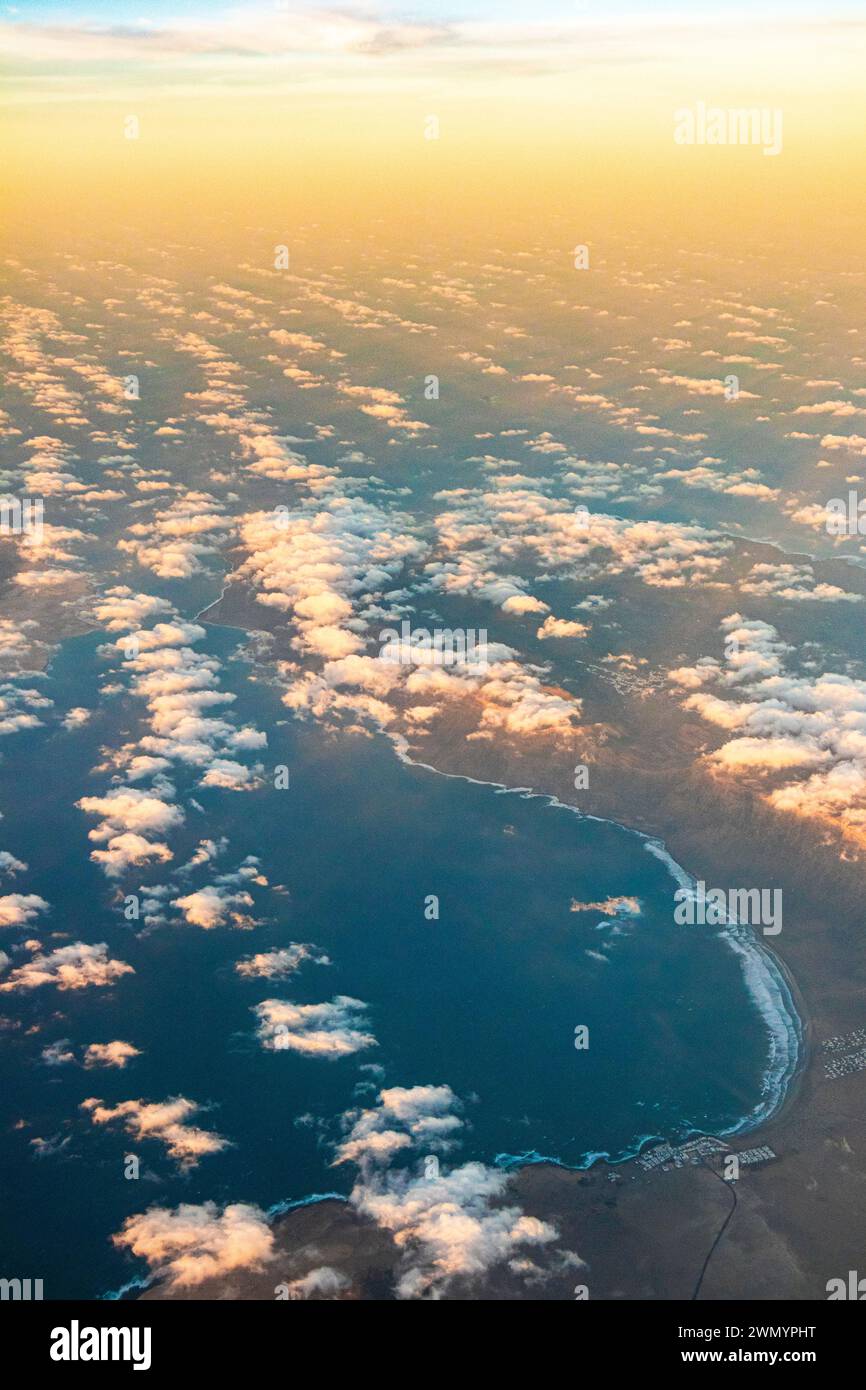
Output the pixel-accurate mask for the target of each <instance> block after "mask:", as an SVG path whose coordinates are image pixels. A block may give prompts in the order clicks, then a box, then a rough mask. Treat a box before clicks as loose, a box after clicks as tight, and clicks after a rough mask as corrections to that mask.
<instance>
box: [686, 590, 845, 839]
mask: <svg viewBox="0 0 866 1390" xmlns="http://www.w3.org/2000/svg"><path fill="white" fill-rule="evenodd" d="M721 626H722V631H723V632H724V634H725V639H726V650H725V660H724V662H723V663H713V664H711V663H709V662H707V663H705V664H702V665H700V666H698V667H695V668H691V669H690V668H681V669H680V670H679V671H677V672H673V673H672V676H673V678H674V679H675V681H676V683H677V684H678V685H680V686H681V687H683V688H684V689H686V690H688V689H690V688H691V689H692V691H693V693H692V694H687V695H685V696H684V699H683V703H684V705H685V708H686V709H689V710H693V711H694V712H696V713H697V714H699V715H700V716H701V717H702V718H703V719H705V720H706V721H707V722H709V723H711V724H713V725H714V726H716V727H717V728H721V729H725V730H726V731H728V732H730V733H733V735H734V737H732V738H729V739H728V740H727V741H726V742H724V743H722V744H721V745H720V746H719V747H718V748H716V749H715V750H714V751H712V752H711V753H709V754H707V755H706V761H707V763H708V765H709V766H710V767H711V768H713V769H715V770H716V771H717V772H719V773H720V774H723V775H726V776H737V777H740V778H746V779H747V780H749V781H750V782H755V783H756V785H757V788H758V790H759V791H760V793H761V795H762V796H763V797H764V799H765V800H766V801H767V802H768V803H769V804H770V805H771V806H773V807H774V808H775V809H776V810H778V811H780V812H783V813H788V814H791V815H797V816H801V817H803V818H805V819H809V820H814V821H817V822H824V823H826V824H828V825H832V826H834V827H835V828H836V829H837V830H839V831H841V833H842V834H844V835H846V836H848V837H850V838H851V839H853V840H855V841H857V843H859V844H866V682H864V681H860V680H855V679H853V678H852V677H851V676H847V675H841V674H837V673H834V672H830V671H828V672H824V673H823V674H821V675H819V676H813V675H811V674H796V673H792V672H790V671H788V670H787V669H786V666H785V660H786V658H787V657H788V656H789V655H790V654H791V649H790V648H789V647H788V646H787V645H786V644H785V643H784V642H781V641H780V640H779V636H778V633H777V632H776V630H775V628H773V627H771V626H770V625H769V624H768V623H764V622H760V621H757V620H754V619H753V620H747V619H744V618H743V617H742V616H741V615H740V614H739V613H734V614H731V615H730V616H729V617H727V618H725V619H724V620H723V621H722V624H721ZM692 677H693V678H694V680H692ZM707 684H711V685H713V686H714V687H715V690H714V691H709V690H707V689H705V688H704V687H705V686H706V685H707ZM792 773H796V774H799V775H797V776H794V777H793V778H792V777H791V774H792Z"/></svg>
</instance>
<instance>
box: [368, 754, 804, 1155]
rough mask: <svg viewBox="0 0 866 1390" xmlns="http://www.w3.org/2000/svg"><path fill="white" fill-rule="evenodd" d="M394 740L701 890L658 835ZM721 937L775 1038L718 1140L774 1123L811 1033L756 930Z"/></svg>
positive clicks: (647, 1140) (733, 929) (738, 926)
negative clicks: (635, 848) (590, 831)
mask: <svg viewBox="0 0 866 1390" xmlns="http://www.w3.org/2000/svg"><path fill="white" fill-rule="evenodd" d="M389 742H390V743H391V744H392V746H393V747H394V749H395V752H396V754H397V757H398V758H399V759H400V761H401V762H403V763H406V764H407V765H408V766H410V767H417V768H422V769H424V770H425V771H427V772H433V773H436V774H437V775H438V776H440V777H451V778H454V779H456V780H457V781H462V782H473V783H475V784H476V785H477V786H485V787H491V788H492V789H493V791H494V793H495V794H496V795H500V796H501V795H512V796H520V797H521V798H522V799H524V800H531V799H535V798H538V799H540V800H543V801H546V802H547V804H548V805H549V806H551V807H555V808H558V809H560V810H563V811H569V812H571V814H572V815H576V816H578V817H579V818H580V819H581V820H590V821H596V822H598V823H599V824H603V825H613V826H616V828H617V829H618V830H622V831H624V832H625V833H626V834H629V835H634V836H635V837H636V838H637V839H638V840H640V841H641V842H642V843H643V847H644V849H645V850H647V852H648V853H650V854H652V855H653V856H654V857H655V858H656V859H658V860H659V861H660V862H661V863H662V864H664V866H665V868H666V869H667V870H668V872H669V874H670V875H671V878H672V879H673V880H674V882H675V883H676V884H677V886H678V887H679V888H684V889H685V890H686V891H688V892H690V893H691V892H694V891H695V888H696V879H695V878H694V877H693V876H692V875H691V874H690V873H689V872H688V871H687V870H686V869H684V868H683V867H682V865H680V864H678V863H677V861H676V860H675V859H674V858H673V856H672V855H671V854H670V852H669V851H668V849H667V847H666V846H665V844H664V842H663V841H662V840H660V839H658V838H657V837H656V836H652V835H647V834H646V833H644V832H643V831H641V830H636V829H634V828H633V827H632V826H629V825H623V824H622V823H621V822H620V821H615V820H611V819H610V818H608V817H605V816H594V815H588V814H587V813H586V812H584V811H581V810H580V809H579V807H577V806H570V805H569V804H568V803H567V802H565V801H560V799H559V798H558V797H557V796H554V795H553V794H552V793H549V792H539V791H535V790H534V789H533V788H532V787H509V786H506V784H505V783H503V782H490V781H486V780H485V779H483V778H479V777H470V776H468V775H467V774H465V773H461V772H443V771H442V770H441V769H440V768H437V767H435V766H433V765H432V764H431V763H424V762H421V761H420V760H418V759H415V758H413V757H412V756H411V754H410V752H409V745H408V743H407V741H406V740H405V739H404V738H403V737H402V736H401V735H397V736H394V735H391V736H389ZM719 934H720V936H722V937H723V938H724V940H725V941H726V942H727V944H728V946H729V947H730V949H731V950H732V951H734V953H735V954H736V955H738V956H739V957H740V962H741V966H742V970H743V979H744V983H745V986H746V989H747V991H748V993H749V996H750V998H751V999H752V1002H753V1004H754V1006H755V1008H756V1009H757V1011H758V1013H759V1014H760V1016H761V1018H762V1019H763V1020H764V1023H765V1025H766V1027H767V1032H768V1035H769V1039H770V1055H769V1059H768V1063H767V1068H766V1071H765V1073H764V1077H763V1081H762V1084H761V1099H760V1100H759V1101H758V1103H757V1105H755V1106H754V1108H753V1109H752V1110H751V1111H750V1112H749V1113H748V1114H747V1115H744V1116H742V1118H741V1119H740V1120H738V1121H737V1122H736V1124H734V1125H732V1126H729V1127H728V1128H727V1129H724V1130H720V1131H719V1134H718V1137H720V1138H721V1137H726V1136H733V1135H744V1134H748V1133H751V1132H752V1131H753V1130H756V1129H758V1128H759V1127H761V1126H762V1125H765V1124H767V1123H769V1121H770V1120H772V1119H774V1118H775V1117H776V1116H777V1115H778V1114H779V1112H780V1111H781V1110H782V1108H783V1107H784V1106H785V1104H786V1102H787V1101H788V1099H789V1097H790V1095H791V1093H792V1089H793V1083H794V1082H795V1081H796V1079H797V1078H798V1077H799V1076H800V1075H801V1073H802V1071H803V1067H804V1063H805V1052H806V1046H805V1036H806V1029H805V1024H804V1021H803V1019H802V1017H801V1015H800V1012H799V1010H798V1008H797V1003H796V996H797V991H796V986H795V984H794V982H793V980H792V979H791V978H790V976H789V974H788V972H787V970H786V969H785V968H784V966H783V964H782V962H781V961H780V959H779V958H778V957H777V956H776V955H775V954H774V953H773V952H772V951H770V950H769V949H768V948H767V947H766V946H765V945H764V944H763V943H762V942H761V941H760V940H759V938H758V937H757V936H756V935H755V933H754V931H753V930H752V928H751V927H749V926H747V925H744V924H743V923H740V922H736V921H733V922H732V921H728V922H726V924H725V926H724V927H723V928H722V930H721V931H720V933H719ZM703 1133H706V1131H705V1130H702V1129H698V1128H692V1127H688V1126H687V1128H686V1132H685V1137H684V1139H683V1140H681V1141H679V1142H685V1140H686V1139H688V1138H691V1137H697V1136H698V1135H700V1134H703ZM666 1142H668V1141H667V1140H665V1139H664V1138H662V1137H661V1136H659V1135H645V1136H642V1137H641V1138H640V1139H639V1140H637V1141H636V1144H635V1145H634V1146H633V1147H632V1148H630V1149H629V1150H628V1151H626V1152H624V1153H622V1154H616V1155H612V1154H609V1153H604V1152H590V1153H588V1154H585V1155H584V1156H583V1159H582V1160H581V1162H580V1163H577V1164H574V1163H571V1164H567V1163H563V1162H562V1160H561V1159H559V1158H558V1157H556V1156H555V1155H548V1154H539V1153H538V1152H537V1151H536V1150H529V1151H527V1152H525V1153H523V1154H505V1153H503V1154H497V1155H496V1158H495V1160H494V1162H495V1163H496V1164H497V1166H499V1167H504V1168H517V1167H522V1166H524V1165H527V1164H535V1163H551V1164H554V1165H555V1166H557V1167H560V1168H567V1169H570V1170H571V1171H576V1172H585V1171H586V1170H587V1169H588V1168H591V1167H592V1166H593V1164H595V1163H599V1162H605V1163H608V1164H610V1165H612V1166H613V1165H618V1164H621V1163H626V1162H628V1161H629V1160H631V1159H634V1158H637V1157H638V1156H639V1154H641V1153H642V1152H643V1151H644V1150H645V1149H647V1148H650V1147H653V1146H654V1145H655V1144H660V1143H666Z"/></svg>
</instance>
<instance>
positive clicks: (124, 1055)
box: [84, 1038, 141, 1070]
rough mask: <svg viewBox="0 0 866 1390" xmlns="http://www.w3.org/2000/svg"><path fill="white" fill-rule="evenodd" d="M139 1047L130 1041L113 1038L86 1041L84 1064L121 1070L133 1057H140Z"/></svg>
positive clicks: (89, 1066)
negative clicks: (110, 1040) (106, 1040)
mask: <svg viewBox="0 0 866 1390" xmlns="http://www.w3.org/2000/svg"><path fill="white" fill-rule="evenodd" d="M140 1056H141V1052H140V1050H139V1048H137V1047H133V1045H132V1043H128V1042H122V1041H121V1040H120V1038H115V1039H114V1040H113V1041H112V1042H107V1043H88V1045H87V1047H86V1048H85V1050H84V1065H85V1067H87V1068H91V1067H118V1068H120V1069H121V1070H122V1069H123V1068H124V1067H125V1066H126V1064H127V1062H130V1061H131V1060H132V1058H133V1057H140Z"/></svg>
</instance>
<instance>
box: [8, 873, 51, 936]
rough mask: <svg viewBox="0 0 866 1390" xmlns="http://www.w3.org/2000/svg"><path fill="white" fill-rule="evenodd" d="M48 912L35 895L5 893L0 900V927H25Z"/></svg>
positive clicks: (46, 904) (45, 905)
mask: <svg viewBox="0 0 866 1390" xmlns="http://www.w3.org/2000/svg"><path fill="white" fill-rule="evenodd" d="M15 862H16V863H17V862H18V861H17V860H16V861H15ZM22 867H23V865H22ZM48 910H49V908H48V903H47V902H46V901H45V899H44V898H40V897H39V896H38V894H36V893H7V894H6V896H5V897H2V898H0V927H21V926H25V925H26V924H27V923H28V922H32V921H34V919H35V918H36V917H37V916H38V915H39V913H40V912H48Z"/></svg>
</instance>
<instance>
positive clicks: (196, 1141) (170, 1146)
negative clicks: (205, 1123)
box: [81, 1096, 228, 1169]
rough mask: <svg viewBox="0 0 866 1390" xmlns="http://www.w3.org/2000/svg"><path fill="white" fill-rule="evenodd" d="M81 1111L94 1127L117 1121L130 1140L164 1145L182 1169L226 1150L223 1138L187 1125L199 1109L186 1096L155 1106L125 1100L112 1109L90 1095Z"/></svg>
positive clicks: (144, 1102)
mask: <svg viewBox="0 0 866 1390" xmlns="http://www.w3.org/2000/svg"><path fill="white" fill-rule="evenodd" d="M81 1108H82V1110H86V1111H87V1113H88V1114H89V1116H90V1118H91V1120H92V1121H93V1123H94V1124H95V1125H108V1124H112V1123H114V1122H115V1121H119V1122H120V1124H121V1125H122V1126H123V1128H124V1129H125V1130H126V1132H127V1134H129V1135H131V1136H132V1138H133V1139H156V1140H158V1141H159V1142H160V1143H161V1144H165V1146H166V1149H167V1150H168V1154H169V1157H170V1158H173V1159H175V1160H176V1161H177V1162H178V1163H179V1164H180V1166H181V1168H183V1169H190V1168H194V1167H196V1165H197V1164H198V1163H199V1161H200V1160H201V1159H202V1158H204V1157H206V1156H207V1155H208V1154H214V1153H219V1152H220V1151H221V1150H222V1149H225V1148H228V1140H227V1139H223V1137H222V1135H220V1134H213V1133H212V1132H211V1131H209V1130H206V1129H199V1128H197V1127H196V1126H195V1125H191V1124H190V1120H191V1119H192V1118H193V1116H194V1115H196V1114H198V1112H199V1111H200V1110H201V1108H202V1107H201V1106H200V1105H197V1104H196V1102H195V1101H192V1100H187V1099H186V1097H185V1096H172V1097H171V1098H170V1099H169V1100H164V1101H160V1102H158V1103H156V1104H149V1103H148V1102H147V1101H143V1100H124V1101H121V1102H120V1104H119V1105H114V1106H110V1105H105V1104H104V1102H103V1101H101V1100H97V1099H96V1098H95V1097H94V1096H90V1097H89V1098H88V1099H87V1100H83V1101H82V1102H81Z"/></svg>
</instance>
